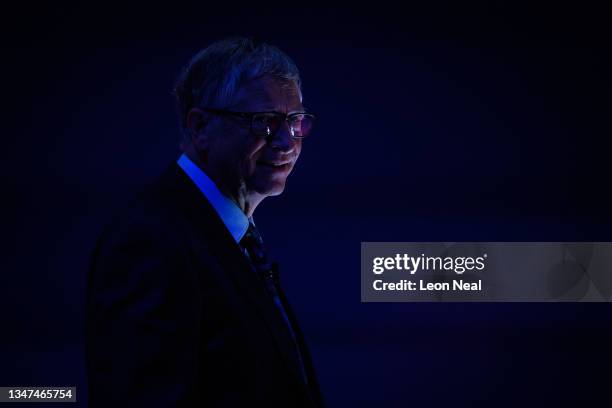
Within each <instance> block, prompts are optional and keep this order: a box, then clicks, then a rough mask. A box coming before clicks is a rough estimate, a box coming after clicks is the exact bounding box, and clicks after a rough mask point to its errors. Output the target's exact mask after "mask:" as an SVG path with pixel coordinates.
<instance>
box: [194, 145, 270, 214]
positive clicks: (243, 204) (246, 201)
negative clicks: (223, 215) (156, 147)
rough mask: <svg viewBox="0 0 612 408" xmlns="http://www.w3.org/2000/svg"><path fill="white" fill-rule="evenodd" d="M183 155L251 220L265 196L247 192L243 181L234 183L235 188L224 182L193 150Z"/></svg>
mask: <svg viewBox="0 0 612 408" xmlns="http://www.w3.org/2000/svg"><path fill="white" fill-rule="evenodd" d="M184 153H185V155H186V156H187V157H189V159H190V160H191V161H192V162H194V163H195V164H196V165H197V166H198V167H199V168H200V169H202V171H204V172H205V173H206V175H207V176H208V177H210V179H211V180H212V181H213V182H214V183H215V185H216V186H217V188H218V189H219V190H220V191H221V193H222V194H223V195H225V196H226V197H228V198H229V199H231V200H232V201H233V202H234V203H236V205H237V206H238V207H239V208H240V209H241V210H242V212H244V214H245V215H246V216H247V217H249V218H251V217H252V216H253V213H254V212H255V209H256V208H257V206H258V205H259V204H260V203H261V202H262V201H263V199H264V198H265V196H263V195H261V194H259V193H257V192H253V191H249V190H248V189H247V187H246V185H245V183H244V182H243V181H240V182H238V183H236V184H237V185H236V186H232V185H230V183H227V182H224V180H223V177H222V176H221V175H220V174H219V172H218V171H215V169H213V168H211V167H210V166H208V164H207V161H206V160H205V159H204V158H203V157H201V155H200V154H198V152H197V151H196V150H195V149H193V148H191V149H189V148H188V149H184Z"/></svg>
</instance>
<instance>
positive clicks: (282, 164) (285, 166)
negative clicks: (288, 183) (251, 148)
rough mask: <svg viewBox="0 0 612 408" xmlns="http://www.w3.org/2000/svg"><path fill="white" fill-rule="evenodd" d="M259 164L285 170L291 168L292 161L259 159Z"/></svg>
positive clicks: (272, 168)
mask: <svg viewBox="0 0 612 408" xmlns="http://www.w3.org/2000/svg"><path fill="white" fill-rule="evenodd" d="M257 165H258V166H263V167H266V168H269V169H271V170H275V171H285V170H289V168H290V167H291V162H290V161H285V162H276V161H263V160H260V161H257Z"/></svg>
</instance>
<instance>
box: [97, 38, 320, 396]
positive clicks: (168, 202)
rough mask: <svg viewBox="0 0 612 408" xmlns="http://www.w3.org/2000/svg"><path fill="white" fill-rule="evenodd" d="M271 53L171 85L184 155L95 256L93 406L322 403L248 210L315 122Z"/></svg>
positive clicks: (209, 56)
mask: <svg viewBox="0 0 612 408" xmlns="http://www.w3.org/2000/svg"><path fill="white" fill-rule="evenodd" d="M300 87H301V84H300V79H299V73H298V70H297V68H296V67H295V65H294V63H293V62H292V61H291V60H290V59H289V58H288V57H287V56H286V55H285V54H283V53H282V52H281V51H279V50H278V49H277V48H275V47H272V46H269V45H266V44H262V43H255V42H254V41H253V40H251V39H244V38H236V39H229V40H224V41H220V42H217V43H215V44H212V45H211V46H209V47H208V48H206V49H204V50H203V51H201V52H200V53H198V54H197V55H196V56H195V57H194V58H193V59H192V61H191V62H190V64H189V65H188V66H187V67H186V69H185V70H184V72H183V73H182V75H181V76H180V77H179V80H178V81H177V85H176V88H175V95H176V98H177V105H178V111H179V115H180V120H181V128H182V133H183V140H182V143H181V149H182V150H183V154H182V155H181V157H180V158H179V159H178V161H177V163H173V164H172V165H171V166H170V168H168V169H167V170H166V171H165V173H164V174H163V175H162V176H161V177H160V178H159V179H158V180H157V181H156V182H155V183H153V184H152V185H151V186H149V187H147V188H146V189H145V190H144V191H142V192H141V193H140V194H139V195H138V196H137V197H136V198H135V199H134V200H133V201H132V202H131V203H130V205H129V206H128V208H127V209H126V210H125V211H123V212H121V213H120V214H119V215H118V216H116V217H115V218H114V220H113V221H112V222H111V224H110V225H109V226H108V227H107V228H106V229H105V231H104V233H103V234H102V236H101V238H100V240H99V242H98V245H97V247H96V250H95V252H94V256H93V260H92V267H91V271H90V275H89V286H88V295H87V323H86V327H87V330H86V357H87V359H86V360H87V370H88V379H89V397H90V406H92V407H121V406H126V407H200V406H201V407H234V406H236V407H250V406H265V407H316V406H323V402H322V398H321V395H320V392H319V389H318V385H317V380H316V377H315V373H314V370H313V368H312V363H311V360H310V356H309V353H308V349H307V348H306V345H305V344H304V340H303V336H302V334H301V332H300V330H299V327H298V325H297V323H296V321H295V317H294V315H293V313H292V311H291V308H290V306H289V304H288V302H287V299H286V298H285V296H284V293H283V291H282V288H281V287H280V283H279V279H278V267H277V265H276V264H275V263H274V262H271V260H270V259H268V257H267V253H266V250H265V248H264V246H263V241H262V239H261V235H260V234H259V233H258V231H257V228H256V227H255V223H254V221H253V213H254V211H255V209H256V208H257V206H258V205H259V204H260V203H261V202H262V200H263V199H264V198H266V197H268V196H273V195H279V194H281V193H282V192H283V189H284V187H285V182H286V179H287V176H288V175H289V173H290V172H291V171H292V169H293V167H294V165H295V163H296V161H297V159H298V157H299V155H300V152H301V148H302V139H303V138H304V137H306V136H307V135H308V134H309V132H310V128H311V126H312V123H313V120H314V116H313V115H311V114H309V113H306V112H305V111H304V107H303V105H302V95H301V89H300Z"/></svg>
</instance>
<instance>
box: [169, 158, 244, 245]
mask: <svg viewBox="0 0 612 408" xmlns="http://www.w3.org/2000/svg"><path fill="white" fill-rule="evenodd" d="M177 164H178V165H179V166H180V167H181V168H182V169H183V170H184V171H185V173H187V175H188V176H189V178H190V179H191V180H192V181H193V182H194V183H195V185H196V186H197V187H198V188H199V189H200V191H201V192H202V193H203V194H204V196H205V197H206V198H207V199H208V201H209V202H210V204H211V205H212V206H213V208H214V209H215V211H216V212H217V214H218V215H219V217H221V221H223V224H225V226H226V227H227V229H228V230H229V232H230V234H232V237H234V240H236V242H238V243H239V242H240V240H241V239H242V237H243V236H244V234H245V233H246V231H247V229H248V228H249V218H247V216H246V214H245V213H244V212H243V211H242V210H241V209H240V207H238V205H237V204H236V203H235V202H234V201H232V200H231V199H230V198H228V197H227V196H225V195H223V193H221V191H220V190H219V188H218V187H217V186H216V185H215V183H214V182H213V181H212V180H211V179H210V177H208V176H207V175H206V173H204V171H203V170H202V169H201V168H199V167H198V166H197V165H196V164H195V163H194V162H193V161H191V159H189V157H187V155H186V154H184V153H183V154H182V155H181V157H180V158H179V159H178V161H177ZM250 221H252V218H251V219H250Z"/></svg>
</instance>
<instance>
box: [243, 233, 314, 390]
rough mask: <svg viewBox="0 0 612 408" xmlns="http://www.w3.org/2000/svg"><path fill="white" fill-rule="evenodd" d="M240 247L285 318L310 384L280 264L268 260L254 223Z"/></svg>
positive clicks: (301, 365) (303, 371)
mask: <svg viewBox="0 0 612 408" xmlns="http://www.w3.org/2000/svg"><path fill="white" fill-rule="evenodd" d="M240 245H241V246H242V247H243V248H244V250H245V251H246V255H247V256H248V257H249V258H250V260H251V265H252V266H253V269H254V270H255V272H257V273H258V275H259V277H260V278H261V279H262V280H263V282H264V284H265V286H266V290H267V291H268V293H269V294H270V296H272V299H273V300H274V303H275V304H276V307H277V308H278V309H279V311H280V313H281V315H282V316H283V320H284V321H285V323H286V324H287V328H288V329H289V332H290V334H291V338H292V339H293V343H294V346H295V349H296V352H297V356H298V360H299V363H300V369H301V372H302V377H303V379H304V382H305V383H308V377H307V375H306V370H305V368H304V362H303V357H302V353H301V351H300V347H299V345H298V341H297V338H296V335H295V332H294V330H293V327H292V325H291V321H290V319H289V317H288V316H287V312H286V310H285V306H284V305H283V301H282V299H283V298H284V296H282V295H283V292H282V289H281V287H280V277H279V274H278V264H277V263H276V262H270V260H269V259H268V254H267V252H266V249H265V247H264V245H263V239H262V238H261V234H260V233H259V231H258V230H257V228H256V227H255V224H253V223H252V222H249V229H248V230H247V232H246V234H245V235H244V237H243V238H242V239H241V240H240Z"/></svg>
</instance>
